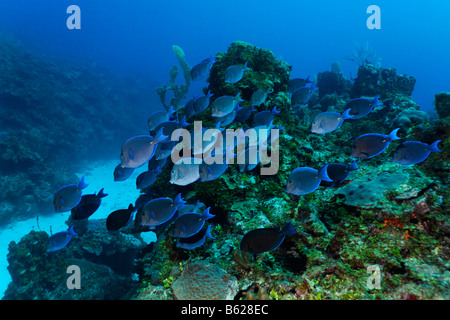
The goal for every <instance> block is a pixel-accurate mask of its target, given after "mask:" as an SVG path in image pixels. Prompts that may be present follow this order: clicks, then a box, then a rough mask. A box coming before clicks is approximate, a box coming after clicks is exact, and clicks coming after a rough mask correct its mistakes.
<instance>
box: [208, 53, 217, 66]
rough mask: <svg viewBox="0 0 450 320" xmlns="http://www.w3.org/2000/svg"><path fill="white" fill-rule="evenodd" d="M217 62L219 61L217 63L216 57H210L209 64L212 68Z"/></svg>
mask: <svg viewBox="0 0 450 320" xmlns="http://www.w3.org/2000/svg"><path fill="white" fill-rule="evenodd" d="M216 62H217V61H216V57H215V56H213V55H210V56H209V58H208V63H209V64H210V65H211V67H212V65H213V64H214V63H216Z"/></svg>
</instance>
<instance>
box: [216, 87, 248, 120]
mask: <svg viewBox="0 0 450 320" xmlns="http://www.w3.org/2000/svg"><path fill="white" fill-rule="evenodd" d="M242 101H244V100H242V99H241V93H240V92H238V94H237V95H236V96H234V97H233V96H221V97H219V98H217V99H216V100H214V101H213V102H212V103H211V115H212V116H213V117H223V116H226V115H227V114H229V113H231V112H233V111H234V109H236V105H237V104H238V103H239V102H242Z"/></svg>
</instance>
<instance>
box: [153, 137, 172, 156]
mask: <svg viewBox="0 0 450 320" xmlns="http://www.w3.org/2000/svg"><path fill="white" fill-rule="evenodd" d="M177 144H178V141H171V142H169V143H158V146H157V147H156V151H155V155H154V156H153V158H152V159H155V160H162V159H167V158H168V157H169V156H170V155H171V154H172V151H173V148H174V147H175V146H176V145H177Z"/></svg>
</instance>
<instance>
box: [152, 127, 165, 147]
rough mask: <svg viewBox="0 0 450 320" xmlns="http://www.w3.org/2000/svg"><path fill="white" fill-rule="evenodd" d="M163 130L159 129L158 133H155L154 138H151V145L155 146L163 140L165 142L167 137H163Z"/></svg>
mask: <svg viewBox="0 0 450 320" xmlns="http://www.w3.org/2000/svg"><path fill="white" fill-rule="evenodd" d="M163 129H164V128H160V129H159V130H158V132H157V133H156V135H155V137H154V138H153V140H152V142H151V144H157V143H160V142H161V141H164V140H166V139H167V138H168V137H169V136H165V135H164V134H163Z"/></svg>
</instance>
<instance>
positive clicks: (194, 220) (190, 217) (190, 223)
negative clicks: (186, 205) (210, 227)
mask: <svg viewBox="0 0 450 320" xmlns="http://www.w3.org/2000/svg"><path fill="white" fill-rule="evenodd" d="M209 209H210V208H209V207H208V208H206V210H205V211H203V213H196V212H187V213H184V214H182V215H179V216H178V218H177V219H176V220H175V222H174V223H173V224H174V227H173V233H172V235H173V236H174V237H177V238H189V237H190V236H193V235H194V234H196V233H197V232H199V231H200V229H201V228H203V225H204V224H205V221H206V220H208V219H211V218H214V217H215V216H214V215H212V214H210V213H209Z"/></svg>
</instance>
